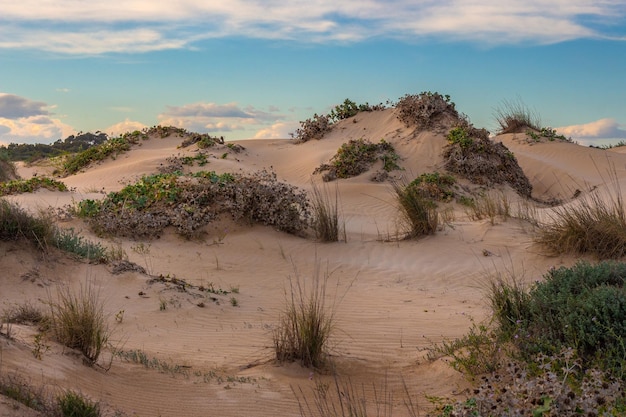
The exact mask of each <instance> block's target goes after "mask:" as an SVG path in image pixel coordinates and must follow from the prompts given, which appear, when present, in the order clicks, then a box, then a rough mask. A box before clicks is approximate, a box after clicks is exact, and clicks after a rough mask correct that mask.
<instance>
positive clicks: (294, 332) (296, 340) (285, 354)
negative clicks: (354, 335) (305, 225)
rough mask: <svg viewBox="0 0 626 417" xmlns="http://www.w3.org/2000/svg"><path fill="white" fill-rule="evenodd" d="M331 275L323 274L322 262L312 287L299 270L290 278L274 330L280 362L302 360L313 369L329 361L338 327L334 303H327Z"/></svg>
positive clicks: (316, 270) (302, 363)
mask: <svg viewBox="0 0 626 417" xmlns="http://www.w3.org/2000/svg"><path fill="white" fill-rule="evenodd" d="M328 278H329V274H328V273H325V274H323V275H322V273H321V271H320V268H319V264H318V265H316V266H315V270H314V273H313V277H312V279H311V280H310V284H309V286H308V287H307V285H306V282H305V280H303V279H301V278H300V277H299V276H298V274H297V273H296V276H295V278H290V279H289V292H288V293H287V292H286V293H285V298H286V303H285V308H284V310H283V312H282V314H281V316H280V319H279V323H278V326H277V327H276V329H275V330H274V333H273V342H274V350H275V353H276V359H277V360H278V361H279V362H299V363H300V364H301V365H302V366H305V367H313V368H322V367H323V366H324V365H325V364H326V359H327V356H328V348H329V347H328V343H329V340H330V336H331V334H332V332H333V329H334V326H335V311H334V305H332V306H327V305H326V287H327V284H328ZM307 281H309V280H307Z"/></svg>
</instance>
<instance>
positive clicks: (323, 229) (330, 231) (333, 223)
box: [311, 183, 346, 242]
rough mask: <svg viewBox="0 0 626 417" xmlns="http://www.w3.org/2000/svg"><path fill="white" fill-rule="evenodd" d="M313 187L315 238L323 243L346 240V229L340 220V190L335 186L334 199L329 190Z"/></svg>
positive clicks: (315, 185)
mask: <svg viewBox="0 0 626 417" xmlns="http://www.w3.org/2000/svg"><path fill="white" fill-rule="evenodd" d="M312 185H313V199H312V204H311V205H312V207H313V229H314V230H315V237H316V238H317V239H319V240H321V241H322V242H338V241H339V240H340V239H342V240H344V241H345V240H346V227H345V224H343V223H342V222H341V221H340V219H339V188H338V186H337V184H335V195H334V197H333V196H332V195H331V193H330V192H329V190H328V188H327V187H326V186H324V189H323V190H322V189H320V187H319V186H318V185H317V184H315V183H312Z"/></svg>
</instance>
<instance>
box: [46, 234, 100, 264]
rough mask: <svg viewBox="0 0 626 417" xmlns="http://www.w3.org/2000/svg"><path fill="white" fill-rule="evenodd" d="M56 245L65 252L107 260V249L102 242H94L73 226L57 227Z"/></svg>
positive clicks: (96, 259) (86, 257)
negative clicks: (66, 227)
mask: <svg viewBox="0 0 626 417" xmlns="http://www.w3.org/2000/svg"><path fill="white" fill-rule="evenodd" d="M54 245H55V246H56V247H58V248H59V249H61V250H64V251H65V252H69V253H73V254H75V255H78V256H79V257H81V258H84V259H89V260H90V261H94V262H104V261H106V260H107V258H108V256H107V249H106V248H105V247H104V246H102V245H101V244H100V243H94V242H92V241H90V240H87V239H85V238H84V237H83V236H81V235H80V234H78V233H77V232H76V231H75V230H74V229H73V228H69V229H57V232H56V234H55V237H54Z"/></svg>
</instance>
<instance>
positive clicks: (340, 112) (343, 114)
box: [328, 99, 385, 123]
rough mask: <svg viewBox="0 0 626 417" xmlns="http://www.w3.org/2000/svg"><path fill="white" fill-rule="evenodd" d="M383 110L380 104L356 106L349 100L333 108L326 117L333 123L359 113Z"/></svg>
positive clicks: (383, 107) (383, 106)
mask: <svg viewBox="0 0 626 417" xmlns="http://www.w3.org/2000/svg"><path fill="white" fill-rule="evenodd" d="M384 109H385V105H383V104H382V103H381V104H376V105H374V106H370V104H369V103H365V104H356V103H355V102H354V101H352V100H350V99H345V100H344V102H343V103H342V104H339V105H337V106H335V107H334V108H333V110H331V112H330V113H329V115H328V116H329V118H330V120H331V121H332V122H333V123H334V122H338V121H340V120H344V119H348V118H350V117H353V116H356V115H357V114H358V113H359V112H371V111H376V110H384Z"/></svg>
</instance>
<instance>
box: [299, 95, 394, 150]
mask: <svg viewBox="0 0 626 417" xmlns="http://www.w3.org/2000/svg"><path fill="white" fill-rule="evenodd" d="M385 108H386V106H385V105H383V104H376V105H373V106H371V105H370V104H368V103H365V104H356V103H355V102H353V101H352V100H350V99H345V101H344V102H343V103H342V104H339V105H337V106H335V107H334V108H333V109H332V110H331V112H330V113H329V114H321V115H320V114H317V113H316V114H314V115H313V117H312V118H310V119H306V120H304V121H301V122H300V127H299V128H298V129H296V131H295V132H294V133H291V137H292V138H293V139H295V140H297V141H298V142H299V143H302V142H308V141H310V140H313V139H315V140H319V139H321V138H322V137H324V135H325V134H326V133H328V132H330V130H331V129H332V127H333V124H334V123H336V122H338V121H340V120H344V119H347V118H350V117H353V116H356V115H357V114H358V113H359V112H371V111H377V110H384V109H385Z"/></svg>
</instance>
